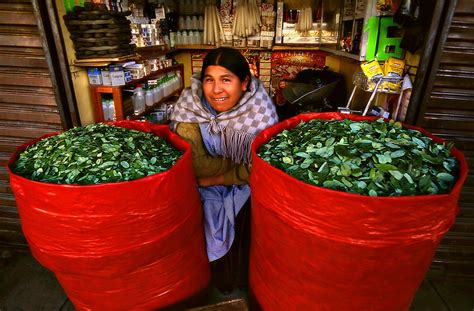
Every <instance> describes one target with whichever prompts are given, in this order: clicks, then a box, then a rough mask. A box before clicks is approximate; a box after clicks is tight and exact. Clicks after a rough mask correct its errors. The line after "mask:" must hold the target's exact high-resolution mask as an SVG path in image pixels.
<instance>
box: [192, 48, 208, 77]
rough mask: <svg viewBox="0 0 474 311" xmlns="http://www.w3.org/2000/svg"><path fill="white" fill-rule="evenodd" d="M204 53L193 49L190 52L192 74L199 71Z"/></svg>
mask: <svg viewBox="0 0 474 311" xmlns="http://www.w3.org/2000/svg"><path fill="white" fill-rule="evenodd" d="M206 54H207V53H205V52H203V51H195V52H193V53H192V54H191V71H192V73H193V74H195V73H198V72H201V69H202V62H203V60H204V57H205V56H206Z"/></svg>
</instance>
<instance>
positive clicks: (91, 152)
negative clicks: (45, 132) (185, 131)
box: [12, 123, 182, 185]
mask: <svg viewBox="0 0 474 311" xmlns="http://www.w3.org/2000/svg"><path fill="white" fill-rule="evenodd" d="M181 155H182V153H181V151H178V150H176V149H175V148H174V147H173V146H171V145H170V144H169V143H168V142H167V141H166V140H164V139H163V138H161V137H157V136H154V135H153V134H149V133H144V132H141V131H136V130H130V129H126V128H121V127H115V126H111V125H106V124H103V123H98V124H92V125H88V126H84V127H76V128H73V129H71V130H69V131H66V132H63V133H61V134H58V135H54V136H50V137H48V138H46V139H43V140H41V141H39V142H37V143H35V144H33V145H30V146H29V147H28V148H27V149H26V150H25V151H23V152H22V153H21V154H20V155H19V158H18V160H17V161H16V162H15V163H14V165H13V167H12V170H13V172H15V173H16V174H18V175H20V176H23V177H26V178H28V179H32V180H36V181H43V182H49V183H56V184H79V185H88V184H101V183H107V182H118V181H127V180H133V179H137V178H141V177H144V176H148V175H151V174H155V173H159V172H163V171H166V170H168V169H169V168H170V167H171V166H173V165H174V164H175V163H176V161H177V160H178V158H179V157H180V156H181Z"/></svg>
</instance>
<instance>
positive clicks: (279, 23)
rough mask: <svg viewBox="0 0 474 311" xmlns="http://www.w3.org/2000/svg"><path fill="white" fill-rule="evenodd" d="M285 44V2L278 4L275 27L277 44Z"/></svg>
mask: <svg viewBox="0 0 474 311" xmlns="http://www.w3.org/2000/svg"><path fill="white" fill-rule="evenodd" d="M282 42H283V2H278V3H277V16H276V27H275V44H281V43H282Z"/></svg>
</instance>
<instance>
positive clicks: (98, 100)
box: [89, 64, 184, 122]
mask: <svg viewBox="0 0 474 311" xmlns="http://www.w3.org/2000/svg"><path fill="white" fill-rule="evenodd" d="M171 71H179V72H180V74H181V85H184V66H183V64H177V65H173V66H170V67H166V68H163V69H161V70H158V71H154V72H152V73H150V74H149V75H147V76H146V77H143V78H141V79H138V80H133V81H132V82H129V83H127V84H126V85H120V86H109V85H90V86H89V89H90V91H91V96H92V104H93V106H94V112H95V121H96V122H103V121H104V112H103V111H102V94H112V97H113V100H114V109H115V117H116V120H123V119H126V118H127V115H125V113H124V110H123V101H122V89H123V88H124V87H127V86H131V85H136V84H139V83H142V82H144V81H146V80H148V79H153V78H154V77H156V76H159V75H162V74H166V73H168V72H171ZM181 90H182V88H180V89H179V90H178V91H179V92H181ZM178 91H176V92H178ZM174 95H176V94H175V92H173V94H171V95H169V96H167V97H166V98H164V99H163V100H162V101H160V102H159V103H161V102H163V101H165V100H167V99H169V98H171V97H172V96H174ZM159 103H157V104H156V105H158V104H159ZM154 107H156V106H155V105H153V106H152V107H149V108H148V109H146V110H145V112H143V114H145V113H147V112H149V111H151V110H152V109H153V108H154ZM143 114H140V115H138V116H136V117H139V116H141V115H143Z"/></svg>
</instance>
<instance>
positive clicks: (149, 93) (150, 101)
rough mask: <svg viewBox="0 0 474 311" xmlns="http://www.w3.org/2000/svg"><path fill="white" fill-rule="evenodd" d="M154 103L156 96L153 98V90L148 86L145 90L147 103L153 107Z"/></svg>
mask: <svg viewBox="0 0 474 311" xmlns="http://www.w3.org/2000/svg"><path fill="white" fill-rule="evenodd" d="M153 104H154V98H153V90H152V89H151V88H149V87H148V88H147V89H146V91H145V105H146V106H147V107H151V106H153Z"/></svg>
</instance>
